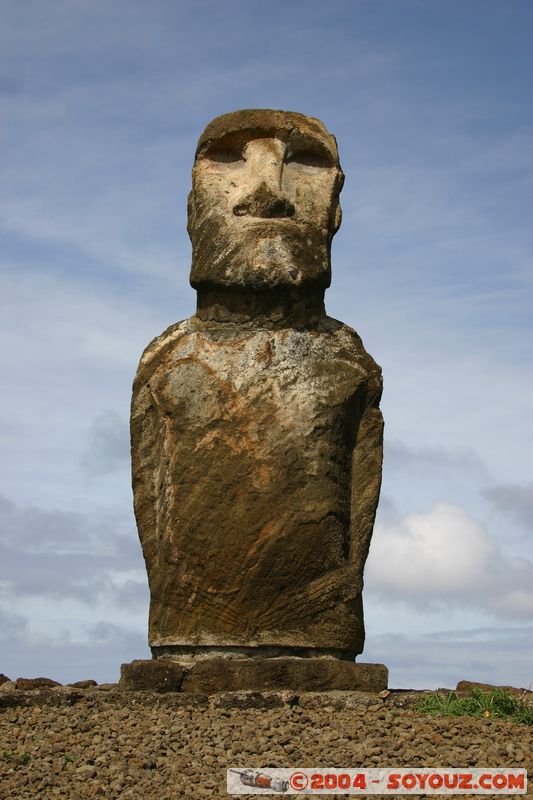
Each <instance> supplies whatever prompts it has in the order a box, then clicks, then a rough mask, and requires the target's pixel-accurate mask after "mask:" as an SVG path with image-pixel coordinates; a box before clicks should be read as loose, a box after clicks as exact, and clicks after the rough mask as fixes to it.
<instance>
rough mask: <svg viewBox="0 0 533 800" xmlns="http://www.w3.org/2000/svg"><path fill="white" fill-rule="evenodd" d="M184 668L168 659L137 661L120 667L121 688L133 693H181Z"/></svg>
mask: <svg viewBox="0 0 533 800" xmlns="http://www.w3.org/2000/svg"><path fill="white" fill-rule="evenodd" d="M182 682H183V667H181V666H180V665H179V664H176V663H174V662H173V661H169V660H167V659H157V660H153V661H149V660H145V659H137V660H135V661H132V662H131V663H130V664H122V666H121V667H120V688H121V689H128V690H131V691H141V690H142V691H152V692H179V691H180V689H181V684H182Z"/></svg>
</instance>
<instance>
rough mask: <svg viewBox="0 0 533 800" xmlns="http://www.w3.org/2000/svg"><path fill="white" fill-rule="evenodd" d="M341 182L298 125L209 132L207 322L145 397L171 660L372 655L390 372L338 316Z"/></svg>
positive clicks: (200, 188)
mask: <svg viewBox="0 0 533 800" xmlns="http://www.w3.org/2000/svg"><path fill="white" fill-rule="evenodd" d="M342 180H343V175H342V172H341V170H340V166H339V162H338V155H337V150H336V144H335V140H334V138H333V137H332V136H331V135H330V134H328V133H327V131H326V130H325V128H324V127H323V125H322V123H320V122H318V120H313V119H311V118H307V117H303V116H301V115H299V114H293V113H289V112H274V111H265V110H262V111H246V112H235V113H234V114H229V115H225V116H224V117H221V118H218V119H217V120H214V122H213V123H211V125H210V126H208V128H207V129H206V132H205V133H204V134H203V136H202V137H201V138H200V142H199V145H198V149H197V155H196V161H195V166H194V169H193V191H192V193H191V196H190V198H189V233H190V235H191V239H192V242H193V263H192V270H191V283H192V284H193V286H194V287H195V288H196V289H197V291H198V309H197V313H196V315H194V316H193V317H191V318H190V319H189V320H186V321H184V322H180V323H178V324H176V325H173V326H171V327H170V328H169V329H168V330H167V331H165V332H164V333H163V334H162V335H161V336H159V337H158V338H157V339H155V340H154V341H153V342H152V343H151V344H150V345H149V346H148V348H147V349H146V350H145V352H144V354H143V356H142V359H141V363H140V365H139V369H138V372H137V376H136V379H135V383H134V391H133V401H132V416H131V435H132V464H133V489H134V502H135V513H136V519H137V524H138V529H139V535H140V539H141V543H142V547H143V553H144V557H145V561H146V565H147V570H148V577H149V584H150V594H151V605H150V621H149V642H150V645H151V646H152V649H153V652H154V654H155V655H161V654H176V653H178V654H179V653H182V654H183V653H192V654H194V653H197V652H201V651H209V650H210V649H211V650H213V651H215V652H223V653H232V652H234V653H241V654H242V653H245V654H246V655H249V654H250V652H249V648H253V649H254V650H253V653H263V654H265V655H283V654H285V655H286V654H301V655H330V656H337V657H341V658H351V657H353V656H354V655H355V654H356V653H359V652H361V651H362V648H363V642H364V626H363V613H362V598H361V593H362V588H363V568H364V563H365V560H366V556H367V553H368V548H369V545H370V538H371V535H372V527H373V523H374V516H375V511H376V506H377V502H378V496H379V488H380V482H381V460H382V430H383V422H382V417H381V413H380V411H379V399H380V395H381V371H380V368H379V367H378V366H377V365H376V363H375V362H374V361H373V359H372V358H371V357H370V356H369V355H368V354H367V353H366V351H365V349H364V347H363V345H362V343H361V340H360V338H359V336H358V335H357V334H356V333H355V331H353V330H352V329H350V328H349V327H347V326H346V325H343V324H342V323H340V322H337V321H336V320H333V319H330V318H329V317H327V316H326V313H325V310H324V305H323V295H324V290H325V288H326V287H327V286H328V285H329V281H330V244H331V238H332V237H333V235H334V233H335V231H336V230H337V228H338V226H339V224H340V207H339V203H338V195H339V192H340V188H341V186H342Z"/></svg>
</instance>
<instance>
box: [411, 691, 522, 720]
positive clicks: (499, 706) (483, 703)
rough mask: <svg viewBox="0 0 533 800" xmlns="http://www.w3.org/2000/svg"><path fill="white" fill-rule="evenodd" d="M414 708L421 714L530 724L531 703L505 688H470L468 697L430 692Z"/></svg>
mask: <svg viewBox="0 0 533 800" xmlns="http://www.w3.org/2000/svg"><path fill="white" fill-rule="evenodd" d="M415 708H416V711H419V712H420V713H422V714H436V715H441V716H450V717H479V718H485V719H506V720H510V721H512V722H518V723H521V724H522V725H533V705H532V704H531V703H527V702H525V701H524V700H523V699H522V698H521V697H519V696H518V695H515V694H512V693H511V692H508V691H507V690H505V689H491V690H490V691H484V690H483V689H479V688H474V689H472V694H471V695H470V697H457V694H456V693H455V692H448V694H442V693H440V692H434V693H433V694H430V695H426V696H425V697H422V698H421V699H420V700H419V702H418V703H417V705H416V706H415Z"/></svg>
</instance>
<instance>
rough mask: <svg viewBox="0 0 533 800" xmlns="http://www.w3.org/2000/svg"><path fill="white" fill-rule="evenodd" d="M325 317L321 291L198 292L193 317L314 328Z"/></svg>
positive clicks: (214, 289) (218, 289)
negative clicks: (194, 315)
mask: <svg viewBox="0 0 533 800" xmlns="http://www.w3.org/2000/svg"><path fill="white" fill-rule="evenodd" d="M325 315H326V311H325V308H324V289H323V288H316V287H313V288H310V287H306V288H301V287H298V288H289V287H282V288H276V289H258V290H255V291H254V290H250V289H237V288H228V287H222V286H210V287H207V286H203V287H201V288H199V289H198V299H197V308H196V316H197V317H198V318H199V319H201V320H202V321H205V322H234V323H251V324H257V325H264V324H267V325H269V326H271V325H274V326H277V325H279V326H280V327H286V326H287V325H289V326H295V327H314V326H315V325H316V324H317V323H318V322H319V321H320V320H321V319H323V318H324V317H325Z"/></svg>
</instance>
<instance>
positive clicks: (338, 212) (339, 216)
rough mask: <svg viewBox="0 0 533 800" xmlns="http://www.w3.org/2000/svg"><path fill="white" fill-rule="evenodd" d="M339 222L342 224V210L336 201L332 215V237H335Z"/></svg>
mask: <svg viewBox="0 0 533 800" xmlns="http://www.w3.org/2000/svg"><path fill="white" fill-rule="evenodd" d="M341 222H342V208H341V204H340V203H339V201H338V200H337V202H336V204H335V213H334V215H333V235H335V234H336V233H337V231H338V230H339V228H340V226H341Z"/></svg>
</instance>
